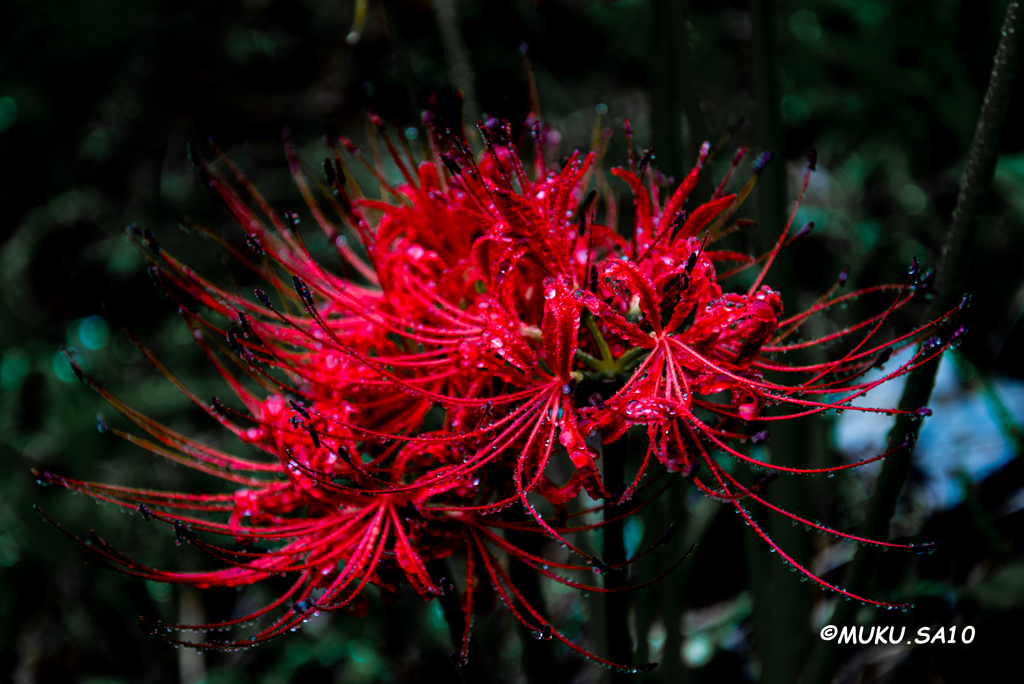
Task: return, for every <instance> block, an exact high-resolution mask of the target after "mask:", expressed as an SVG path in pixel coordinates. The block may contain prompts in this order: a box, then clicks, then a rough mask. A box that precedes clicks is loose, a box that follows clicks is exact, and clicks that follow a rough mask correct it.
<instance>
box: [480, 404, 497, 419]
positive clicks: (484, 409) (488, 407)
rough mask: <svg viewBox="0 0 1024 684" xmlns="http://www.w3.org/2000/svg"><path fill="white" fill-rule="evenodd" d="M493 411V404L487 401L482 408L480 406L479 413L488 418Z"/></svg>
mask: <svg viewBox="0 0 1024 684" xmlns="http://www.w3.org/2000/svg"><path fill="white" fill-rule="evenodd" d="M493 409H494V405H493V404H491V402H489V401H488V402H487V403H485V404H484V405H483V406H482V407H481V408H480V411H481V413H483V414H484V415H485V416H489V415H491V412H492V411H493Z"/></svg>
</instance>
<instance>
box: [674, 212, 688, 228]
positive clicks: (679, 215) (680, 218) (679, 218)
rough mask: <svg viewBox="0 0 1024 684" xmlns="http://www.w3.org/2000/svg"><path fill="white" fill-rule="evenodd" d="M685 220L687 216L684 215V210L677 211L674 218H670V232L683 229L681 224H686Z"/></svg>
mask: <svg viewBox="0 0 1024 684" xmlns="http://www.w3.org/2000/svg"><path fill="white" fill-rule="evenodd" d="M686 218H687V215H686V210H685V209H684V210H683V211H677V212H676V215H675V216H674V217H672V232H673V233H674V232H676V231H677V230H679V229H680V228H682V227H683V224H685V223H686Z"/></svg>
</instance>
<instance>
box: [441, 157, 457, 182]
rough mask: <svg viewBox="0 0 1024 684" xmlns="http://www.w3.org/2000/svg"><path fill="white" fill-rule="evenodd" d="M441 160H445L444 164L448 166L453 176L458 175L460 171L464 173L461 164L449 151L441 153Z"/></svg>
mask: <svg viewBox="0 0 1024 684" xmlns="http://www.w3.org/2000/svg"><path fill="white" fill-rule="evenodd" d="M441 161H442V162H444V165H445V166H447V167H448V170H449V171H451V173H452V175H453V176H458V175H459V174H460V173H462V170H461V169H460V168H459V165H458V164H456V163H455V160H454V159H452V155H450V154H448V153H447V152H442V153H441Z"/></svg>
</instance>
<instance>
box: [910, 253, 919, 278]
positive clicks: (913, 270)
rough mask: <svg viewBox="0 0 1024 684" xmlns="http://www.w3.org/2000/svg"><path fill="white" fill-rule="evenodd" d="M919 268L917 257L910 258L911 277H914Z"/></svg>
mask: <svg viewBox="0 0 1024 684" xmlns="http://www.w3.org/2000/svg"><path fill="white" fill-rule="evenodd" d="M917 269H918V263H917V257H912V258H911V259H910V268H908V269H907V273H909V274H910V277H911V278H913V277H914V276H916V275H917Z"/></svg>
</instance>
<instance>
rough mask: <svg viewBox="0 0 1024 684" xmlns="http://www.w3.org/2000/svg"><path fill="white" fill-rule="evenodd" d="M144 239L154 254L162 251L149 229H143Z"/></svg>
mask: <svg viewBox="0 0 1024 684" xmlns="http://www.w3.org/2000/svg"><path fill="white" fill-rule="evenodd" d="M142 239H143V240H145V241H146V246H147V247H149V248H150V249H151V250H153V251H154V252H159V251H160V245H159V244H158V243H157V241H156V237H155V236H154V235H153V231H151V230H150V229H149V228H143V229H142Z"/></svg>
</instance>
